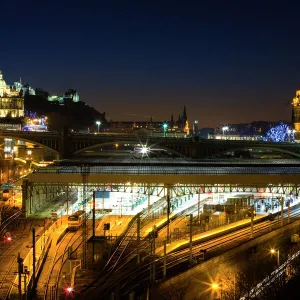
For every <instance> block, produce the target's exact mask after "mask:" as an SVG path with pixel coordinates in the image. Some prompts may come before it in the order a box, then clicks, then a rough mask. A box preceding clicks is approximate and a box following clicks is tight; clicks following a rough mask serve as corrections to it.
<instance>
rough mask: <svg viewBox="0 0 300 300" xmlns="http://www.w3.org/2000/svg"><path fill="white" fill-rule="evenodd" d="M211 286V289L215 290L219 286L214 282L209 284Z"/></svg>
mask: <svg viewBox="0 0 300 300" xmlns="http://www.w3.org/2000/svg"><path fill="white" fill-rule="evenodd" d="M211 288H212V289H213V290H217V289H218V288H219V285H218V284H217V283H216V282H214V283H212V284H211Z"/></svg>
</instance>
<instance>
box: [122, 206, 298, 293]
mask: <svg viewBox="0 0 300 300" xmlns="http://www.w3.org/2000/svg"><path fill="white" fill-rule="evenodd" d="M290 217H291V219H292V218H294V219H295V218H299V217H300V208H298V209H296V210H295V211H293V212H292V213H291V216H290ZM287 219H288V216H287V214H285V215H284V221H285V224H286V223H287ZM280 226H281V220H280V219H276V220H273V221H270V220H265V221H262V222H260V223H257V224H255V225H254V228H253V236H254V237H257V236H260V235H262V234H265V233H267V232H270V229H271V228H272V229H276V228H279V227H280ZM250 230H251V229H250V226H248V227H246V228H244V229H240V230H238V231H235V232H232V233H229V234H226V235H224V236H221V237H218V238H214V239H211V240H209V241H206V242H202V243H199V244H196V245H194V246H193V257H194V258H197V257H200V256H201V253H200V250H203V249H205V250H206V252H207V253H212V252H214V251H217V250H219V249H221V248H223V247H226V246H229V245H231V246H232V247H233V246H235V245H237V244H241V243H243V242H246V241H248V240H249V236H250ZM189 257H190V254H189V250H188V249H183V250H179V251H176V252H174V253H171V254H169V255H168V256H167V270H168V269H169V270H170V269H172V268H174V267H176V266H178V265H180V264H182V263H187V262H188V260H189ZM155 264H156V266H155V270H156V278H159V279H161V278H162V273H163V258H157V259H155ZM150 265H151V263H148V264H146V265H144V266H142V267H141V268H139V272H137V271H135V272H134V273H132V274H131V278H130V276H127V281H126V282H124V283H123V284H122V286H121V291H123V295H126V294H128V293H129V292H130V291H132V290H134V289H135V288H137V287H138V286H139V285H140V284H142V283H145V282H147V281H149V280H150ZM129 278H130V279H129Z"/></svg>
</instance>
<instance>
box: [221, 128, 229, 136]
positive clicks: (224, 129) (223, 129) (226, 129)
mask: <svg viewBox="0 0 300 300" xmlns="http://www.w3.org/2000/svg"><path fill="white" fill-rule="evenodd" d="M228 130H229V127H228V126H223V127H222V131H223V139H224V134H225V132H226V131H228Z"/></svg>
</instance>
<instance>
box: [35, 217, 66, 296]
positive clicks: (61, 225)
mask: <svg viewBox="0 0 300 300" xmlns="http://www.w3.org/2000/svg"><path fill="white" fill-rule="evenodd" d="M67 227H68V217H67V216H62V218H59V219H58V220H57V221H56V222H53V224H52V225H51V226H50V227H49V229H48V230H47V231H46V233H45V237H46V240H47V238H48V237H49V238H50V239H51V240H52V243H51V246H50V248H49V252H48V255H47V258H46V260H45V263H44V265H43V268H42V271H41V273H40V276H39V278H38V281H37V289H36V290H37V295H40V294H42V293H43V292H44V290H45V283H46V282H47V277H48V275H49V268H50V266H51V264H52V262H53V259H54V254H55V251H56V248H57V243H58V240H59V239H61V237H62V236H63V235H64V233H65V232H66V230H67ZM37 243H38V241H37ZM39 256H40V253H37V255H36V260H37V261H38V259H39Z"/></svg>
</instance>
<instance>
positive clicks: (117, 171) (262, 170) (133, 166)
mask: <svg viewBox="0 0 300 300" xmlns="http://www.w3.org/2000/svg"><path fill="white" fill-rule="evenodd" d="M86 172H87V173H89V174H99V175H105V174H111V175H112V174H114V175H122V174H124V175H155V174H160V175H162V174H166V175H243V174H244V175H252V174H253V175H255V174H264V175H268V174H269V175H300V160H298V159H257V160H244V159H237V160H233V159H232V160H226V159H223V160H201V161H196V160H186V159H174V160H173V159H165V158H164V159H141V160H137V159H134V160H133V159H115V158H114V159H74V160H62V161H57V162H55V163H54V164H52V165H50V166H47V167H44V168H40V169H37V170H35V171H34V173H35V174H37V173H42V174H83V173H86Z"/></svg>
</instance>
